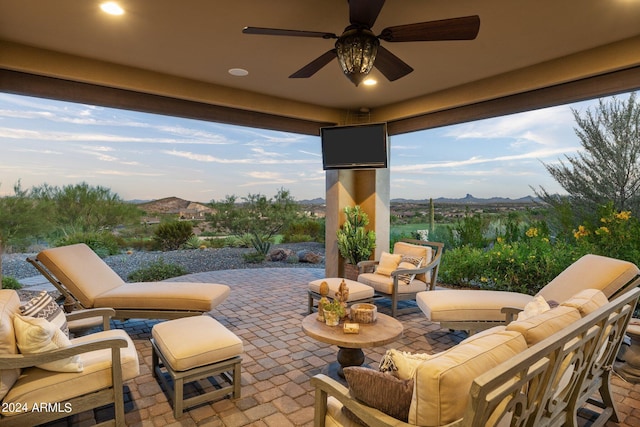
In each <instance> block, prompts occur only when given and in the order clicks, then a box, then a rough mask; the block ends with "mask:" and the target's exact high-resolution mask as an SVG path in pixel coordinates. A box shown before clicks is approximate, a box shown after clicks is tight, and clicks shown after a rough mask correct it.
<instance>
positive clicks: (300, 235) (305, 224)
mask: <svg viewBox="0 0 640 427" xmlns="http://www.w3.org/2000/svg"><path fill="white" fill-rule="evenodd" d="M282 234H283V236H282V242H283V243H299V242H324V222H323V221H320V220H317V219H312V218H302V219H299V220H297V221H293V222H291V223H289V224H287V226H286V227H285V228H284V230H283V233H282Z"/></svg>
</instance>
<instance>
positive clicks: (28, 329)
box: [13, 314, 83, 372]
mask: <svg viewBox="0 0 640 427" xmlns="http://www.w3.org/2000/svg"><path fill="white" fill-rule="evenodd" d="M13 327H14V328H15V331H16V341H17V342H18V349H20V353H22V354H34V353H43V352H46V351H52V350H57V349H59V348H65V347H69V346H70V345H71V341H70V340H69V338H67V336H66V335H65V334H64V333H63V332H62V331H61V330H60V328H58V327H57V326H56V325H54V324H53V323H51V322H49V321H48V320H46V319H44V318H41V317H28V316H21V315H19V314H16V315H15V316H13ZM37 367H38V368H40V369H46V370H47V371H55V372H82V370H83V365H82V360H81V359H80V356H79V355H75V356H71V357H67V358H65V359H60V360H56V361H53V362H47V363H43V364H41V365H38V366H37Z"/></svg>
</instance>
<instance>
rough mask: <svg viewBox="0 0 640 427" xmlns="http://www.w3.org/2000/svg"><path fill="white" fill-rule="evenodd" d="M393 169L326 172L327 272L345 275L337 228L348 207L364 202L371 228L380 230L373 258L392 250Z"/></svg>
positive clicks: (331, 275) (377, 233)
mask: <svg viewBox="0 0 640 427" xmlns="http://www.w3.org/2000/svg"><path fill="white" fill-rule="evenodd" d="M389 177H390V173H389V169H365V170H330V171H327V172H326V185H327V189H326V201H327V205H326V232H325V251H326V253H325V275H326V277H343V260H342V258H341V257H340V253H339V251H338V243H337V238H336V231H337V230H338V228H340V226H341V225H342V223H343V222H344V220H345V216H344V212H343V210H344V208H345V207H347V206H355V205H360V207H361V208H362V209H363V210H364V211H365V212H366V213H367V215H368V216H369V227H368V228H369V229H370V230H373V231H375V233H376V249H375V256H374V257H372V258H373V259H380V254H381V253H382V252H383V251H389V216H390V196H389V188H390V178H389Z"/></svg>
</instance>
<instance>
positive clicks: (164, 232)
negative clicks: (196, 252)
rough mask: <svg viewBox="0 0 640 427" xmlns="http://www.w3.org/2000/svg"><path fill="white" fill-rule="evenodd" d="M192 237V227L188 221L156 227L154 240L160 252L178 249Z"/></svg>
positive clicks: (173, 222)
mask: <svg viewBox="0 0 640 427" xmlns="http://www.w3.org/2000/svg"><path fill="white" fill-rule="evenodd" d="M191 236H193V225H191V223H190V222H189V221H171V222H165V223H163V224H160V225H158V228H157V229H156V231H155V233H154V239H155V241H156V242H157V243H158V245H159V247H160V250H163V251H174V250H177V249H180V247H182V246H183V245H184V244H185V243H186V242H187V241H188V240H189V239H190V238H191Z"/></svg>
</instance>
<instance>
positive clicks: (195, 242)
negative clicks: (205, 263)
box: [184, 235, 207, 249]
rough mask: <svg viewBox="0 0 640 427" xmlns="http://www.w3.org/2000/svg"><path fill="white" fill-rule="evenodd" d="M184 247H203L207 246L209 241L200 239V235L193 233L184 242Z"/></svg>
mask: <svg viewBox="0 0 640 427" xmlns="http://www.w3.org/2000/svg"><path fill="white" fill-rule="evenodd" d="M184 247H185V248H187V249H202V248H206V247H207V242H206V241H203V240H200V238H199V237H198V236H196V235H193V236H191V237H189V239H188V240H187V241H186V242H185V243H184Z"/></svg>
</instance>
